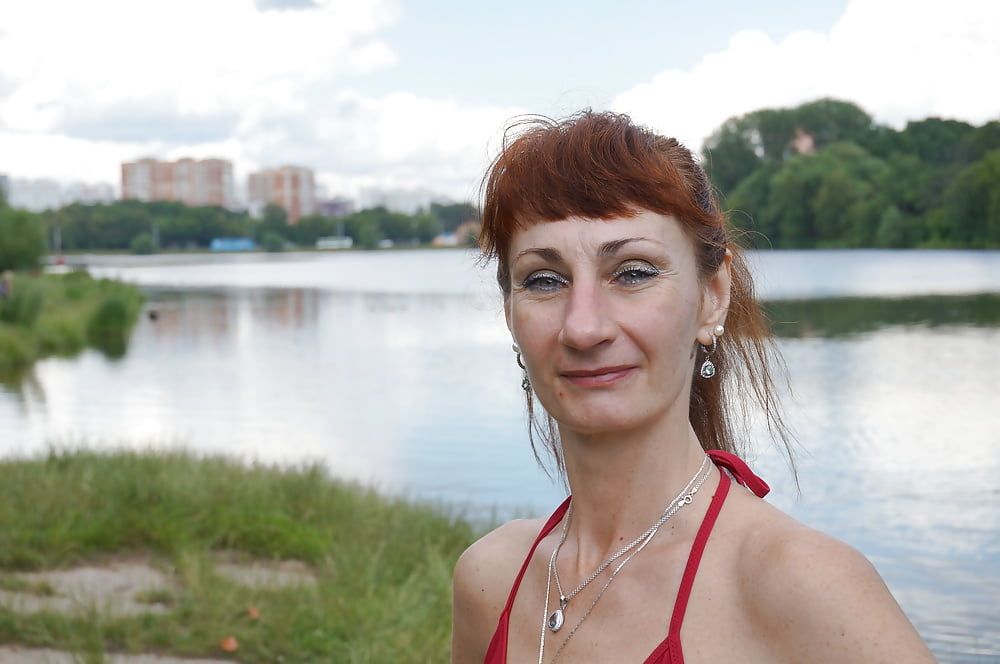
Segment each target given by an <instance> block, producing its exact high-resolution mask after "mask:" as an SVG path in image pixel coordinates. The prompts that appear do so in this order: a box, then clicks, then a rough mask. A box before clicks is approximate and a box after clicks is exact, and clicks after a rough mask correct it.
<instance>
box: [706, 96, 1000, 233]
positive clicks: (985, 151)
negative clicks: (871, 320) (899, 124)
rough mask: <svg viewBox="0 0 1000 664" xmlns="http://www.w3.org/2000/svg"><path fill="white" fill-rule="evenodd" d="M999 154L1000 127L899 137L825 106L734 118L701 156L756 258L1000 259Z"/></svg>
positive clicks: (944, 125) (856, 112)
mask: <svg viewBox="0 0 1000 664" xmlns="http://www.w3.org/2000/svg"><path fill="white" fill-rule="evenodd" d="M804 136H807V138H805V139H804V138H803V137H804ZM799 148H801V150H800V149H799ZM995 154H1000V122H990V123H988V124H986V125H984V126H982V127H978V128H977V127H973V126H972V125H969V124H966V123H964V122H958V121H954V120H941V119H938V118H928V119H926V120H921V121H919V122H911V123H909V124H908V125H907V126H906V128H905V129H903V130H902V131H896V130H894V129H891V128H889V127H884V126H879V125H875V124H874V123H873V122H872V120H871V117H870V116H869V115H868V114H867V113H865V112H864V111H863V110H861V109H860V108H858V107H857V106H854V105H853V104H846V103H844V102H838V101H834V100H820V101H817V102H812V103H809V104H803V105H802V106H799V107H796V108H792V109H763V110H760V111H755V112H753V113H749V114H747V115H745V116H741V117H738V118H731V119H730V120H727V121H726V122H725V123H724V124H723V125H722V126H721V127H720V128H719V129H718V130H717V131H716V132H714V133H713V134H712V136H710V137H709V139H708V140H707V141H706V143H705V151H704V155H703V156H704V158H705V162H706V167H707V168H708V170H709V173H710V175H711V176H712V178H713V180H714V182H715V184H716V186H717V187H718V188H720V189H721V190H722V191H723V192H728V193H729V196H728V198H727V199H726V205H727V207H728V208H730V210H731V212H732V214H731V218H732V222H733V224H734V226H736V227H737V228H739V229H742V230H745V231H748V233H747V236H746V237H747V243H748V244H750V245H751V246H756V247H766V246H773V247H777V248H783V247H800V248H807V247H896V248H903V247H916V246H928V247H945V246H953V247H1000V193H997V192H1000V166H998V164H1000V157H996V156H994V155H995Z"/></svg>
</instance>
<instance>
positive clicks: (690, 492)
mask: <svg viewBox="0 0 1000 664" xmlns="http://www.w3.org/2000/svg"><path fill="white" fill-rule="evenodd" d="M707 462H708V456H707V455H706V457H705V459H704V460H703V461H702V463H701V466H699V468H698V472H697V473H695V475H694V476H693V477H692V478H691V481H690V482H688V484H687V486H685V487H684V490H683V491H682V492H681V493H680V494H678V496H677V497H676V498H674V499H673V500H672V501H670V502H669V503H668V504H667V508H666V510H664V513H663V515H662V516H661V517H660V518H659V519H658V520H657V522H656V523H654V524H653V525H652V526H650V527H649V528H647V529H646V531H645V532H644V533H643V534H642V535H640V536H639V538H638V539H637V540H635V541H634V542H632V543H630V544H629V545H628V546H626V547H625V548H623V549H620V550H619V551H617V552H615V554H614V555H613V556H612V558H611V559H610V562H608V561H605V562H606V563H607V564H605V563H602V565H603V567H599V569H600V570H601V571H603V570H604V569H607V567H608V565H610V564H611V563H612V562H614V560H617V559H618V558H619V557H621V556H622V555H623V554H624V553H626V552H628V550H629V549H631V548H633V547H635V546H636V545H639V547H638V548H637V549H636V550H635V551H633V552H632V553H631V554H630V555H629V556H628V557H627V558H625V560H623V561H622V562H621V563H620V564H619V565H618V566H617V567H616V568H615V569H614V570H613V571H612V572H611V576H610V577H609V578H608V580H607V582H606V583H605V584H604V587H603V588H601V591H600V592H599V593H598V594H597V597H595V598H594V600H593V601H592V602H591V603H590V606H589V607H588V608H587V611H586V612H585V613H584V614H583V616H582V617H581V618H580V620H578V621H577V623H576V625H575V626H574V627H573V629H572V631H570V633H569V635H568V636H567V637H566V640H565V641H563V642H562V644H560V646H559V648H558V649H557V650H556V654H555V656H554V657H553V659H552V662H555V661H556V659H558V658H559V654H560V653H561V652H562V650H563V648H565V647H566V644H567V643H569V640H570V639H571V638H573V635H574V634H576V631H577V630H578V629H580V626H581V625H582V624H583V621H584V620H586V619H587V617H588V616H589V615H590V613H591V612H592V611H593V610H594V607H595V606H597V602H598V601H599V600H600V599H601V597H603V596H604V592H605V591H606V590H607V589H608V586H610V585H611V582H612V581H614V579H615V577H616V576H618V573H619V572H621V571H622V569H623V568H624V567H625V565H626V564H628V562H629V561H630V560H632V558H634V557H635V556H636V554H638V553H639V552H640V551H642V550H643V549H644V548H646V545H647V544H648V543H649V542H650V540H652V539H653V536H654V535H656V533H657V532H658V531H659V529H660V527H661V526H662V525H663V524H664V523H666V522H667V520H668V519H669V518H670V517H672V516H673V515H674V514H676V513H677V512H678V510H680V509H681V508H682V507H684V506H685V505H690V504H691V503H692V501H693V500H694V495H695V494H696V493H698V490H699V489H700V488H701V487H702V485H703V484H704V483H705V481H706V480H707V479H708V477H709V476H710V475H711V473H712V471H711V468H709V470H708V471H706V472H705V473H704V475H702V471H703V470H704V469H705V465H706V463H707ZM572 509H573V504H572V502H571V503H570V507H569V510H568V511H567V514H566V519H565V520H564V521H563V527H562V534H561V535H560V539H559V544H558V545H556V548H555V549H554V550H553V551H552V556H551V557H550V558H549V568H548V574H547V576H546V579H545V606H544V608H543V609H542V629H541V635H540V637H539V643H538V664H542V660H543V658H544V657H545V631H546V628H549V629H552V625H553V621H554V616H555V613H553V614H552V615H551V616H550V615H549V595H550V593H551V590H552V578H553V577H556V583H557V585H558V571H557V570H556V557H557V555H558V553H559V549H560V548H561V547H562V544H563V542H565V541H566V535H567V532H568V529H569V516H570V513H571V512H572ZM599 574H600V571H598V572H595V573H594V574H593V575H592V576H591V577H590V578H589V580H587V581H586V582H585V583H583V584H581V586H580V587H579V588H577V589H576V590H575V591H574V592H573V595H576V594H577V593H579V592H580V590H582V589H583V588H584V587H586V585H587V584H588V583H590V582H591V581H593V580H594V578H597V576H598V575H599ZM559 600H560V606H561V608H560V609H558V611H559V613H560V615H559V618H560V620H559V627H562V622H563V619H564V615H563V614H562V611H563V610H564V609H565V604H568V600H566V601H565V603H564V597H563V596H562V593H560V598H559ZM558 629H559V628H558V627H557V628H556V629H552V631H553V632H556V631H558Z"/></svg>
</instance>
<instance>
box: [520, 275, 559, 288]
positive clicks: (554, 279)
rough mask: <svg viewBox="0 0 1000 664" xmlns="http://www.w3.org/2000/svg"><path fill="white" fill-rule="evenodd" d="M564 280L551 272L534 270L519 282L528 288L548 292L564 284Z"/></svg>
mask: <svg viewBox="0 0 1000 664" xmlns="http://www.w3.org/2000/svg"><path fill="white" fill-rule="evenodd" d="M565 283H566V280H565V279H563V278H562V277H560V276H559V275H557V274H555V273H553V272H535V273H534V274H531V275H529V276H528V278H527V279H525V280H524V283H523V284H521V285H522V286H523V287H524V288H527V289H528V290H534V291H541V292H543V293H544V292H549V291H554V290H558V289H559V288H561V287H562V286H563V285H565Z"/></svg>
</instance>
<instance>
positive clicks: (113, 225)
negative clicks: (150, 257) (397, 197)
mask: <svg viewBox="0 0 1000 664" xmlns="http://www.w3.org/2000/svg"><path fill="white" fill-rule="evenodd" d="M475 216H476V210H475V208H474V207H473V206H472V205H470V204H468V203H456V204H440V203H432V204H431V205H430V207H429V208H428V209H427V210H423V211H420V212H418V213H417V214H412V215H410V214H403V213H400V212H393V211H391V210H387V209H386V208H384V207H376V208H370V209H366V210H361V211H359V212H355V213H353V214H350V215H347V216H345V217H341V218H338V219H331V218H327V217H321V216H318V215H311V216H306V217H302V218H301V219H299V221H298V223H297V224H289V223H288V217H287V214H286V213H285V210H284V209H282V208H281V207H279V206H277V205H268V206H267V207H266V208H265V209H264V213H263V215H262V218H260V219H256V218H254V217H251V216H250V215H249V214H247V213H246V212H239V211H232V210H226V209H224V208H219V207H188V206H186V205H184V204H182V203H174V202H167V201H154V202H149V203H144V202H140V201H133V200H125V201H116V202H114V203H110V204H98V205H84V204H73V205H68V206H66V207H63V208H61V209H59V210H55V211H51V212H43V213H40V214H39V220H40V222H41V223H42V224H43V225H44V226H45V227H46V228H47V229H49V232H50V235H52V234H53V233H54V232H55V231H56V229H58V233H59V235H60V243H61V246H62V249H63V250H65V251H80V250H98V249H132V250H134V251H138V252H140V253H142V252H146V251H155V250H161V249H163V250H177V249H198V248H205V247H208V246H209V245H210V244H211V242H212V240H213V239H215V238H221V237H241V238H252V239H254V240H256V241H257V243H258V244H260V245H262V246H264V247H265V248H271V249H277V248H281V247H283V246H285V245H287V244H292V245H297V246H305V247H312V246H314V245H315V244H316V240H317V239H318V238H320V237H326V236H331V235H340V234H344V235H346V236H348V237H351V238H352V239H353V241H354V244H355V246H359V247H374V246H375V245H376V244H377V243H378V242H379V241H380V240H383V239H388V240H392V241H393V242H396V243H417V244H419V243H427V242H430V241H431V240H432V239H434V237H436V236H437V235H439V234H440V233H442V232H454V230H455V229H456V228H457V227H458V226H459V225H460V224H461V223H462V222H464V221H468V220H469V219H474V218H475Z"/></svg>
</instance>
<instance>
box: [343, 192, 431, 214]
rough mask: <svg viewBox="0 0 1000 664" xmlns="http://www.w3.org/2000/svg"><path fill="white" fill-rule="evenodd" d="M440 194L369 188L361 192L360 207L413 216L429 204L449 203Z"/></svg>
mask: <svg viewBox="0 0 1000 664" xmlns="http://www.w3.org/2000/svg"><path fill="white" fill-rule="evenodd" d="M450 202H451V201H450V200H449V199H448V198H447V197H446V196H442V195H441V194H437V193H435V192H433V191H431V190H429V189H381V188H377V187H369V188H367V189H363V190H362V191H361V207H362V208H373V207H380V206H381V207H384V208H386V209H387V210H391V211H393V212H402V213H404V214H414V213H415V212H417V210H420V209H421V208H428V207H430V204H431V203H450Z"/></svg>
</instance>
